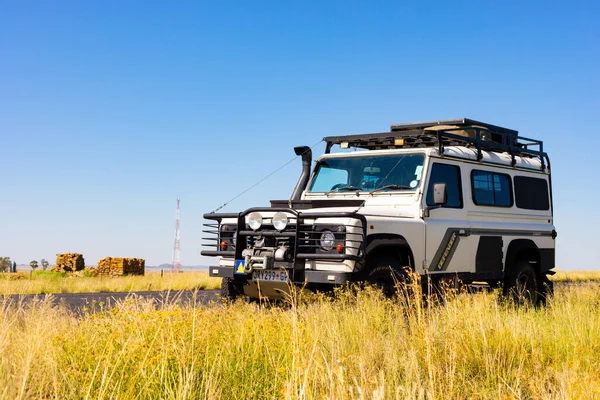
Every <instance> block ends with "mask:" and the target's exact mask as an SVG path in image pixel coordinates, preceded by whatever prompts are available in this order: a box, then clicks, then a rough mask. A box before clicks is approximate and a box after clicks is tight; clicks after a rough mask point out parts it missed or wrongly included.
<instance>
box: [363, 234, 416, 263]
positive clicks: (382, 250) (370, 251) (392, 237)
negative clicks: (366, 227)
mask: <svg viewBox="0 0 600 400" xmlns="http://www.w3.org/2000/svg"><path fill="white" fill-rule="evenodd" d="M383 254H385V255H393V256H396V257H398V258H399V259H400V261H401V262H402V265H403V266H409V267H410V268H411V270H413V271H414V269H415V261H414V256H413V252H412V249H411V248H410V245H409V244H408V241H407V240H406V239H405V238H404V236H402V235H397V234H373V235H369V236H367V247H366V250H365V255H366V258H365V266H368V265H369V261H370V260H372V259H373V258H374V257H376V256H379V255H383Z"/></svg>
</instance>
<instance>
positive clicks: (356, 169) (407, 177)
mask: <svg viewBox="0 0 600 400" xmlns="http://www.w3.org/2000/svg"><path fill="white" fill-rule="evenodd" d="M424 159H425V157H424V155H423V154H393V155H385V156H382V155H380V156H364V157H363V156H361V157H356V156H354V157H339V158H338V157H336V158H326V159H323V160H321V161H319V162H318V163H317V166H316V167H315V175H314V178H313V180H312V182H311V184H310V187H309V189H308V191H309V192H310V193H328V192H344V191H357V190H360V191H367V192H371V191H374V190H377V191H382V190H414V189H416V188H417V187H418V186H419V184H420V182H421V174H422V172H423V161H424Z"/></svg>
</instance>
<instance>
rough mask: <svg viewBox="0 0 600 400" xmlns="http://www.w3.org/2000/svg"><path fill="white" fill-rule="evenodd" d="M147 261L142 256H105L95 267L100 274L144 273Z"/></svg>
mask: <svg viewBox="0 0 600 400" xmlns="http://www.w3.org/2000/svg"><path fill="white" fill-rule="evenodd" d="M145 267H146V261H145V260H144V259H142V258H113V257H105V258H103V259H102V260H100V261H98V266H97V267H96V268H95V270H96V274H97V275H98V276H123V275H144V268H145Z"/></svg>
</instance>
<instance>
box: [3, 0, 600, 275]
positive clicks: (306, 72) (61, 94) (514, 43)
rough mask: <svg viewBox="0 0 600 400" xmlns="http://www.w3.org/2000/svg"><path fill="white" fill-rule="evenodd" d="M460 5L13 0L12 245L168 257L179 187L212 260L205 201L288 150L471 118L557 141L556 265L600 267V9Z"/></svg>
mask: <svg viewBox="0 0 600 400" xmlns="http://www.w3.org/2000/svg"><path fill="white" fill-rule="evenodd" d="M450 3H451V2H434V1H430V2H418V1H412V2H375V1H369V2H360V3H359V2H352V1H338V2H321V1H315V2H309V1H303V2H286V1H260V2H250V1H248V2H229V1H219V2H199V1H194V2H184V1H177V2H151V1H138V2H132V1H97V2H92V1H73V2H66V1H52V2H50V1H47V2H33V1H16V0H15V1H4V0H0V151H1V156H0V171H1V172H0V184H1V187H2V189H3V191H2V193H3V194H2V196H1V197H0V255H7V256H11V257H12V258H13V259H16V260H17V262H19V263H28V262H29V260H31V259H38V260H39V259H40V258H43V257H45V258H47V259H49V260H51V262H53V261H54V257H55V254H56V253H59V252H67V251H75V252H82V253H84V255H85V257H86V263H87V264H88V265H94V264H96V262H97V261H98V259H100V258H102V257H104V256H107V255H111V256H136V257H144V258H146V260H147V262H148V263H149V264H159V263H163V262H170V260H171V257H172V249H173V233H174V219H175V198H176V197H177V196H178V195H180V196H181V198H182V200H181V201H182V203H181V204H182V210H181V217H182V220H181V248H182V250H181V255H182V261H183V263H184V264H186V265H193V264H205V263H206V262H207V259H202V258H201V257H200V256H199V251H200V237H201V232H200V231H201V223H202V214H203V213H204V212H209V211H211V210H213V209H214V208H216V207H217V206H219V205H220V204H222V203H223V202H224V201H225V200H227V199H229V198H231V197H233V196H234V195H235V194H236V193H237V192H239V191H241V190H242V189H243V188H245V187H247V186H248V185H250V184H251V183H254V182H255V181H256V180H258V179H260V178H261V177H262V176H264V175H266V174H268V173H269V172H271V171H272V170H273V169H275V168H276V167H277V166H279V165H281V164H283V163H285V162H286V161H287V160H289V159H290V158H291V157H292V156H293V153H292V147H293V146H294V145H302V144H308V145H312V144H314V143H316V142H318V141H319V140H320V139H321V138H322V137H324V136H326V135H330V134H349V133H360V132H369V131H382V130H386V129H387V128H388V127H389V124H390V123H397V122H406V121H419V120H429V119H440V118H451V117H463V116H464V117H469V118H474V119H478V120H483V121H487V122H490V123H494V124H498V125H502V126H506V127H509V128H514V129H518V130H519V131H520V132H521V134H523V135H524V136H530V137H535V138H541V139H543V140H544V142H545V146H546V149H547V151H548V152H549V153H550V155H551V158H552V163H553V164H552V166H553V176H554V190H555V210H556V218H555V224H556V226H557V230H558V232H559V237H558V239H557V258H558V265H559V267H560V268H563V269H592V268H597V269H598V268H600V262H599V261H598V260H599V259H600V250H599V249H600V245H599V244H598V227H599V226H600V211H599V209H598V201H597V199H598V197H600V190H599V179H598V172H600V167H599V166H598V165H597V161H598V159H599V158H600V156H599V154H600V153H599V152H598V151H599V150H600V128H599V125H598V122H597V118H598V116H599V114H600V101H599V93H600V78H599V71H600V24H598V21H597V19H598V15H600V8H599V6H598V5H597V3H596V2H593V1H589V2H577V1H568V2H567V1H564V2H558V1H547V2H541V1H468V2H455V4H450ZM321 151H322V146H321V147H318V148H317V150H316V152H317V153H319V152H321ZM299 170H300V163H299V162H295V163H292V164H291V165H289V166H288V167H286V168H285V169H284V170H283V171H281V172H279V173H278V174H276V175H275V176H273V177H272V178H271V179H269V180H268V181H266V182H264V183H263V184H261V185H260V186H259V187H257V188H256V189H254V190H252V191H251V192H249V193H247V194H246V195H245V196H243V197H242V198H240V199H238V200H236V201H235V202H233V203H232V204H231V205H230V206H229V207H227V208H226V209H225V210H226V211H227V210H229V211H237V210H241V209H244V208H247V207H250V206H256V205H266V204H268V200H269V199H273V198H287V197H288V196H289V194H290V193H291V191H292V189H293V187H294V184H295V182H296V178H297V176H298V173H299Z"/></svg>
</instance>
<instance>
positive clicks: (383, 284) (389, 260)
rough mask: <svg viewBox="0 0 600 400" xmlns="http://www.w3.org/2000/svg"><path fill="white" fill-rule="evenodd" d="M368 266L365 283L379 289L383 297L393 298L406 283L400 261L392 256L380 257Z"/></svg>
mask: <svg viewBox="0 0 600 400" xmlns="http://www.w3.org/2000/svg"><path fill="white" fill-rule="evenodd" d="M370 264H371V265H369V270H368V272H367V276H366V281H367V282H368V283H371V284H373V285H376V286H378V287H380V288H381V290H382V292H383V295H384V296H385V297H388V298H389V297H393V296H394V295H396V294H397V292H398V288H402V287H404V286H405V285H406V283H407V281H408V273H407V272H406V271H405V270H404V268H403V267H402V264H401V262H400V260H398V259H397V258H395V257H392V256H380V257H377V258H376V259H375V260H373V262H372V263H370Z"/></svg>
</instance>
